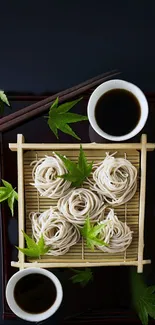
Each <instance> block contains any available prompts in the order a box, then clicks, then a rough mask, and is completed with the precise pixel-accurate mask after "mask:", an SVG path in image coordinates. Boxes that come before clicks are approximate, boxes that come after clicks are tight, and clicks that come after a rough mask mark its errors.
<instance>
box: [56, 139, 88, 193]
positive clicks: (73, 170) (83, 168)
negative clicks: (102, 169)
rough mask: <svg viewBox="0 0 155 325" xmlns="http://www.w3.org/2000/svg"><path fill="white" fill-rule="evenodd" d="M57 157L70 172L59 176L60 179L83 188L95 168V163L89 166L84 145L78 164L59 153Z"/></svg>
mask: <svg viewBox="0 0 155 325" xmlns="http://www.w3.org/2000/svg"><path fill="white" fill-rule="evenodd" d="M56 155H57V156H58V157H59V158H60V159H61V160H62V161H63V163H64V165H65V167H66V169H67V171H68V173H66V174H64V175H59V176H58V177H61V178H64V179H65V180H68V181H70V182H71V183H72V186H74V187H78V186H81V185H82V184H83V182H84V180H85V179H86V178H87V177H88V176H89V175H90V173H91V171H92V166H93V163H90V164H88V162H87V159H86V157H85V154H84V151H83V149H82V145H81V146H80V154H79V158H78V163H77V164H76V163H75V162H73V161H71V160H70V159H68V158H66V157H64V156H62V155H61V154H59V153H56Z"/></svg>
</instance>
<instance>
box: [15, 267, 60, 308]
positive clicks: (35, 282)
mask: <svg viewBox="0 0 155 325" xmlns="http://www.w3.org/2000/svg"><path fill="white" fill-rule="evenodd" d="M14 298H15V301H16V303H17V305H18V306H19V307H20V308H21V309H23V311H25V312H27V313H31V314H39V313H43V312H45V311H46V310H48V309H49V308H50V307H51V306H52V305H53V303H54V301H55V299H56V288H55V285H54V283H53V282H52V281H51V280H50V279H49V278H48V277H47V276H45V275H42V274H39V273H32V274H29V275H26V276H24V277H23V278H21V279H20V280H19V281H18V282H17V283H16V285H15V288H14Z"/></svg>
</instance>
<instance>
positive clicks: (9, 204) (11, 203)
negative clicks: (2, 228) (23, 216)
mask: <svg viewBox="0 0 155 325" xmlns="http://www.w3.org/2000/svg"><path fill="white" fill-rule="evenodd" d="M14 202H15V197H14V195H10V196H9V197H8V206H9V208H10V210H11V214H12V217H13V214H14V209H13V207H14Z"/></svg>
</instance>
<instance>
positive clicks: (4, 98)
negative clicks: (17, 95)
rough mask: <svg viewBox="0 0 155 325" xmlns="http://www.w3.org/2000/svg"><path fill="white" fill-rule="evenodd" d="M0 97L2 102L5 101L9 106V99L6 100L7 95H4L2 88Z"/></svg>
mask: <svg viewBox="0 0 155 325" xmlns="http://www.w3.org/2000/svg"><path fill="white" fill-rule="evenodd" d="M0 99H1V101H2V102H3V103H5V104H6V105H8V106H10V103H9V101H8V99H7V97H6V95H5V93H4V91H3V90H0Z"/></svg>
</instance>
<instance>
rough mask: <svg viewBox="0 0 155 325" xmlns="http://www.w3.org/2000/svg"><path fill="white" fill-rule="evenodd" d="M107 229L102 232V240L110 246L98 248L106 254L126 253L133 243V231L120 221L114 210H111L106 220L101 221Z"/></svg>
mask: <svg viewBox="0 0 155 325" xmlns="http://www.w3.org/2000/svg"><path fill="white" fill-rule="evenodd" d="M100 224H104V225H105V227H104V228H103V229H102V230H101V233H100V239H102V240H104V241H105V242H106V243H107V244H108V246H97V247H98V248H99V249H100V250H101V251H103V252H106V253H120V252H124V251H125V250H126V249H127V248H128V247H129V245H130V244H131V242H132V233H133V231H131V230H130V228H129V227H128V226H127V224H126V223H124V222H121V221H119V220H118V218H117V216H116V215H115V214H114V210H113V209H110V211H109V213H108V215H107V217H106V219H105V220H104V221H101V222H100Z"/></svg>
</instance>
